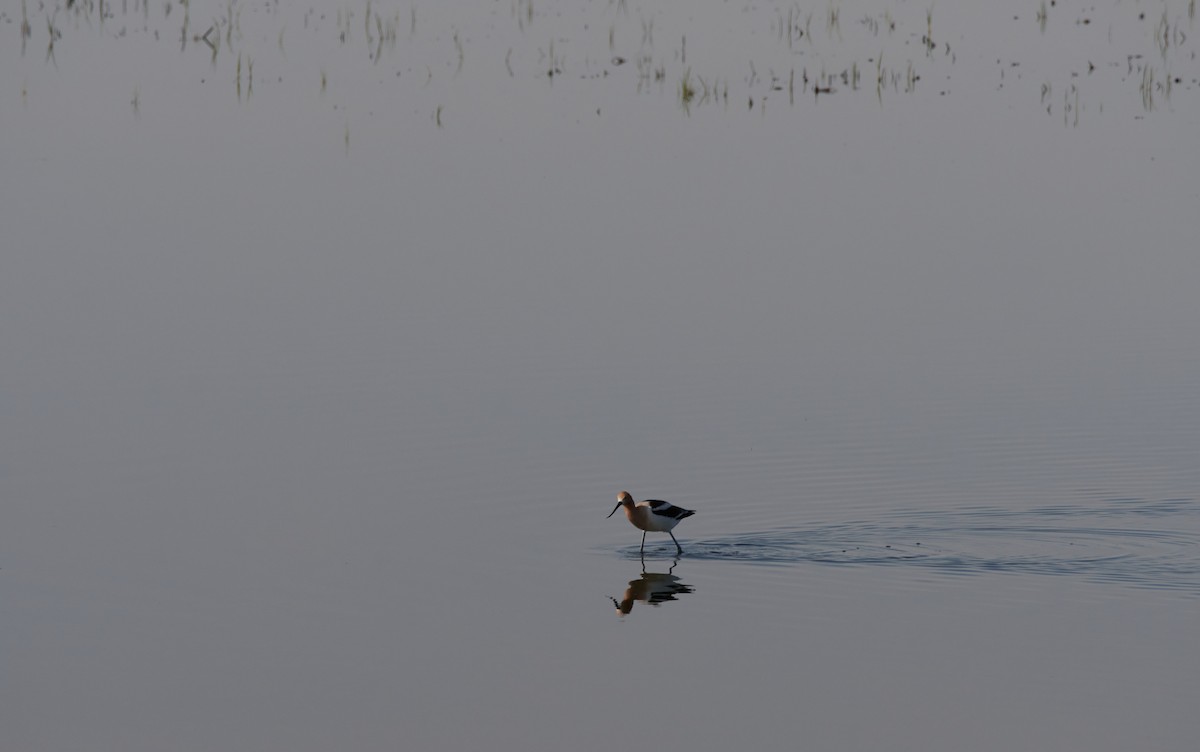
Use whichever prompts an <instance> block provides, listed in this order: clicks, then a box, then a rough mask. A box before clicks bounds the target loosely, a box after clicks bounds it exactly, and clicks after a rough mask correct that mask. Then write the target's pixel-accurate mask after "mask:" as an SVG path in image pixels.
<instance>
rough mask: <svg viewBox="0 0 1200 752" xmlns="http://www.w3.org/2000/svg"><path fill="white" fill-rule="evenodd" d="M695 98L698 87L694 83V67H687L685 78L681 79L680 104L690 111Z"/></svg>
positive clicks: (684, 72) (684, 73)
mask: <svg viewBox="0 0 1200 752" xmlns="http://www.w3.org/2000/svg"><path fill="white" fill-rule="evenodd" d="M695 98H696V87H695V86H693V85H692V69H691V68H687V69H686V70H684V71H683V78H681V79H679V104H680V105H682V106H683V109H684V110H686V111H689V112H690V111H691V106H692V100H693V99H695Z"/></svg>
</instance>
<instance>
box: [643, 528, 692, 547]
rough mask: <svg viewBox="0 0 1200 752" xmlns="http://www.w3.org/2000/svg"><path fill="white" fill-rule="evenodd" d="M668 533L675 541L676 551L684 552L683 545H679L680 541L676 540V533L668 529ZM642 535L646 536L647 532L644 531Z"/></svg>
mask: <svg viewBox="0 0 1200 752" xmlns="http://www.w3.org/2000/svg"><path fill="white" fill-rule="evenodd" d="M667 535H669V536H671V540H673V541H675V551H676V553H683V547H682V546H680V545H679V541H677V540H675V533H672V532H671V531H670V530H668V531H667ZM642 537H643V538H645V537H646V534H645V533H642Z"/></svg>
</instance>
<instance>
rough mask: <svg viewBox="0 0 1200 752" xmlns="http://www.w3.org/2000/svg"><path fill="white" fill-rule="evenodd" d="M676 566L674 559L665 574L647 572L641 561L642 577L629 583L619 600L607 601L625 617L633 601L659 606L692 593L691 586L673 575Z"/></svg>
mask: <svg viewBox="0 0 1200 752" xmlns="http://www.w3.org/2000/svg"><path fill="white" fill-rule="evenodd" d="M678 564H679V559H675V560H674V561H673V562H671V566H670V568H669V569H667V571H666V572H647V571H646V560H645V559H642V576H641V577H639V578H637V579H636V580H630V581H629V587H628V588H626V589H625V595H624V596H623V597H622V598H621V600H617V599H616V598H613V597H611V596H610V597H609V600H611V601H612V602H613V605H614V606H616V607H617V614H618V615H620V616H625V615H627V614H628V613H629V612H630V611H632V610H633V604H634V602H635V601H642V602H643V603H649V604H650V605H651V606H661V605H662V604H664V603H666V602H667V601H673V600H678V596H681V595H684V594H686V593H691V592H694V590H695V589H694V588H693V587H692V586H690V585H685V584H683V583H682V582H680V581H679V578H678V577H676V576H675V575H674V574H673V572H674V571H675V567H676V565H678Z"/></svg>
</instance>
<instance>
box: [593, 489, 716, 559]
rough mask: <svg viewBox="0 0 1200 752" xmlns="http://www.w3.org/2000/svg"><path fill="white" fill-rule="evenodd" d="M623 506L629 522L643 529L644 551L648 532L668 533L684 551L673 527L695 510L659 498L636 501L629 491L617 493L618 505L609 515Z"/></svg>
mask: <svg viewBox="0 0 1200 752" xmlns="http://www.w3.org/2000/svg"><path fill="white" fill-rule="evenodd" d="M621 507H625V516H626V517H628V518H629V522H630V523H631V524H632V525H633V526H634V527H636V528H637V529H639V530H641V531H642V551H645V550H646V533H666V534H667V535H669V536H671V540H673V541H675V550H676V551H678V552H679V553H683V548H682V547H681V546H680V545H679V541H677V540H675V533H672V532H671V529H672V528H674V527H675V526H676V525H678V524H679V521H680V520H682V519H683V518H684V517H691V516H692V515H693V514H695V512H693V511H692V510H690V509H681V508H679V507H677V506H675V505H673V504H668V503H667V502H665V501H660V500H659V499H650V500H648V501H634V500H633V497H632V496H630V495H629V492H628V491H622V492H621V493H619V494H617V505H616V506H615V507H613V510H612V511H611V512H609V513H608V516H609V517H612V516H613V515H614V514H616V513H617V510H618V509H620V508H621ZM605 519H607V517H606V518H605Z"/></svg>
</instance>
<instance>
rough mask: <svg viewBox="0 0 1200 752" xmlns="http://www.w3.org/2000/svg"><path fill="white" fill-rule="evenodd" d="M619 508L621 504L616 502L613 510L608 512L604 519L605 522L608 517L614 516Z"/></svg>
mask: <svg viewBox="0 0 1200 752" xmlns="http://www.w3.org/2000/svg"><path fill="white" fill-rule="evenodd" d="M620 508H621V502H619V501H618V502H617V505H616V506H615V507H613V510H612V511H611V512H609V513H608V515H607V516H606V517H605V518H604V519H606V520H607V519H608V518H609V517H612V516H613V515H614V514H616V513H617V510H618V509H620Z"/></svg>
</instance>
